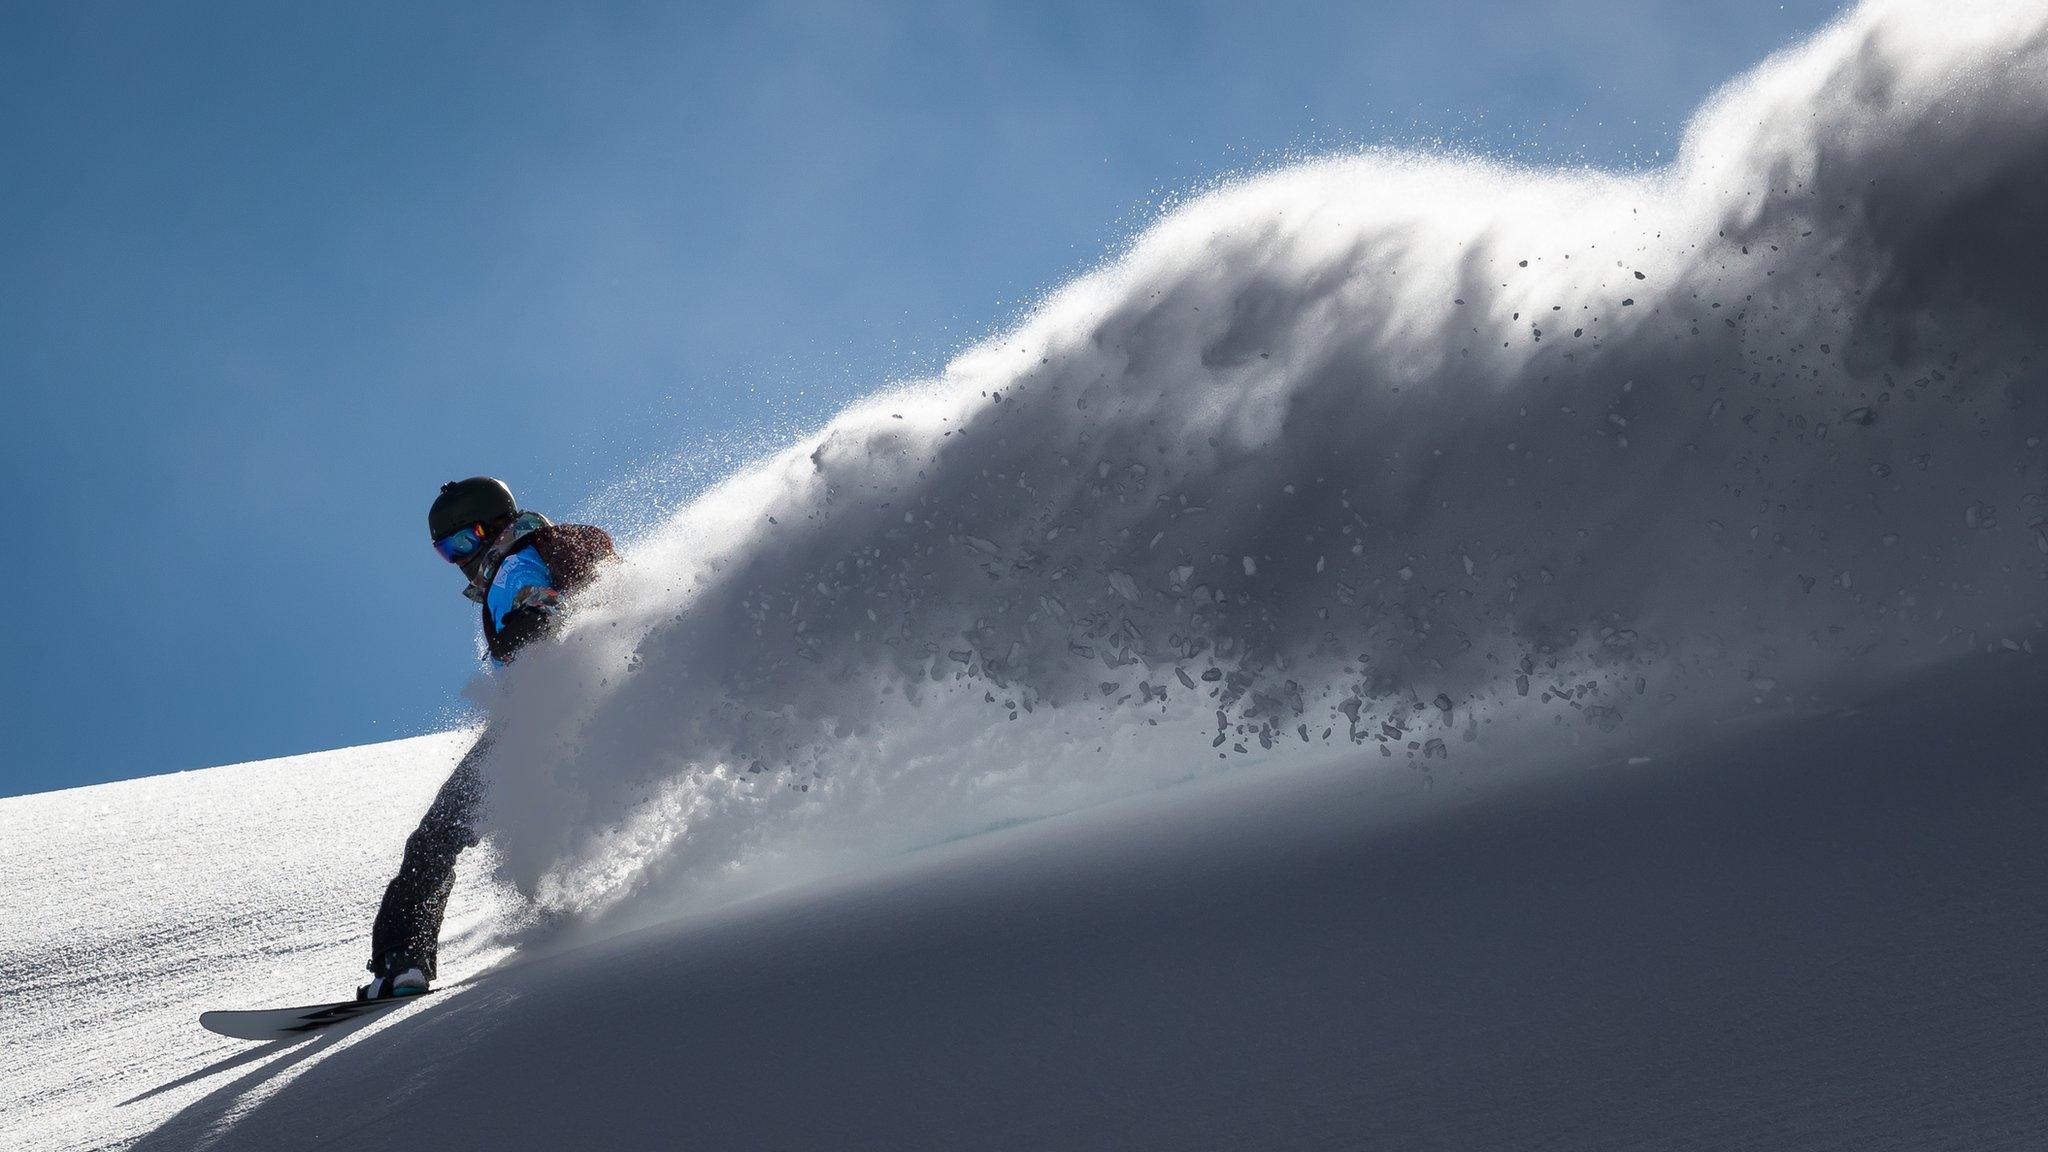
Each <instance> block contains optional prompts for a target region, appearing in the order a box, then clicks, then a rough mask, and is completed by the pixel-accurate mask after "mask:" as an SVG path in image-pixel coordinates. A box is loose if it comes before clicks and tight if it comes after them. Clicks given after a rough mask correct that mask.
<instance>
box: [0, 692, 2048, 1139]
mask: <svg viewBox="0 0 2048 1152" xmlns="http://www.w3.org/2000/svg"><path fill="white" fill-rule="evenodd" d="M2044 694H2048V674H2044V670H2043V669H2042V668H2041V666H2040V664H2039V662H2037V661H2034V660H2032V659H2030V658H2028V657H2026V656H2024V655H2023V654H2014V653H1999V654H1994V655H1988V656H1979V657H1974V658H1968V659H1965V660H1963V661H1960V662H1957V663H1954V664H1950V665H1947V666H1944V667H1942V668H1940V669H1937V670H1934V672H1932V673H1930V674H1928V675H1926V676H1923V677H1919V678H1916V679H1914V680H1912V681H1910V682H1907V683H1903V684H1900V685H1896V686H1895V687H1894V688H1893V689H1891V690H1889V691H1888V692H1886V693H1883V694H1880V695H1879V696H1876V697H1873V698H1869V699H1866V700H1864V701H1862V702H1861V705H1860V706H1859V707H1854V708H1847V709H1838V708H1832V707H1828V708H1821V707H1814V706H1809V707H1803V708H1796V709H1795V708H1784V707H1777V708H1771V709H1767V710H1764V711H1762V712H1760V713H1759V714H1757V715H1754V716H1751V717H1748V718H1746V719H1744V720H1742V721H1741V722H1736V723H1730V724H1727V725H1722V726H1720V727H1719V728H1718V730H1716V731H1714V732H1702V733H1695V734H1693V735H1692V736H1691V737H1690V738H1688V739H1686V740H1684V741H1682V742H1680V743H1677V744H1670V745H1658V744H1654V743H1653V744H1627V745H1624V746H1621V747H1617V748H1613V749H1609V750H1605V751H1600V752H1591V751H1588V750H1587V749H1584V748H1582V749H1581V750H1580V751H1579V752H1578V753H1577V754H1575V755H1565V756H1561V757H1558V758H1553V759H1548V760H1545V761H1543V762H1540V763H1532V764H1525V765H1522V770H1520V771H1507V770H1505V769H1506V768H1507V767H1508V765H1507V764H1506V763H1495V764H1489V765H1484V766H1471V767H1467V766H1462V765H1457V766H1451V767H1446V768H1443V769H1441V770H1440V771H1439V772H1437V773H1436V774H1435V776H1434V778H1433V782H1432V781H1431V780H1425V778H1423V777H1421V776H1420V775H1418V774H1416V773H1413V772H1410V771H1389V770H1387V769H1385V768H1384V767H1382V766H1381V764H1382V762H1381V760H1380V758H1379V757H1378V756H1376V755H1366V756H1360V754H1359V753H1358V752H1356V751H1345V752H1341V753H1337V754H1336V756H1337V757H1338V758H1335V759H1329V760H1326V761H1324V762H1320V763H1308V762H1303V763H1296V764H1292V765H1285V766H1277V765H1265V766H1260V767H1252V768H1246V769H1244V770H1242V771H1240V772H1237V773H1234V774H1232V775H1230V776H1227V777H1223V778H1219V779H1212V780H1208V781H1203V782H1197V783H1193V784H1189V785H1186V786H1182V787H1177V788H1170V789H1166V790H1163V791H1158V792H1154V793H1151V794H1149V795H1146V796H1143V797H1135V798H1128V799H1125V800H1122V801H1118V802H1114V803H1111V804H1107V805H1103V806H1099V807H1096V808H1093V809H1090V810H1087V811H1083V812H1077V813H1070V814H1068V815H1065V816H1062V817H1056V818H1051V819H1047V820H1044V821H1040V822H1036V823H1033V824H1029V825H1024V826H1019V827H1012V828H1008V829H1002V830H996V831H992V832H989V833H987V834H984V835H981V836H976V837H971V838H968V839H965V840H961V841H957V842H954V843H951V844H946V845H937V846H933V847H929V848H926V849H924V850H921V851H917V852H913V853H909V854H907V855H905V856H903V857H901V858H899V859H897V860H895V861H894V862H892V863H889V864H886V865H882V866H878V867H873V868H869V869H867V870H864V871H861V872H859V873H857V874H850V875H847V876H843V877H839V878H836V879H834V880H830V881H823V882H814V883H811V884H807V885H802V886H798V887H793V888H788V889H784V890H782V891H780V892H777V893H773V894H769V895H765V896H759V897H755V898H752V899H749V900H744V901H739V902H735V903H732V904H728V905H725V906H723V907H720V908H716V909H707V910H704V911H700V912H697V913H693V914H689V915H684V916H681V917H678V918H676V919H674V920H671V921H669V922H667V923H663V924H659V925H656V926H653V927H650V928H647V929H643V930H640V931H636V932H632V933H627V934H624V935H617V936H612V937H610V938H607V939H602V940H598V941H594V942H588V943H582V944H577V943H574V942H572V941H569V940H566V939H562V938H557V939H555V940H553V941H551V942H549V943H548V944H546V945H543V946H536V947H534V948H532V949H530V950H529V951H528V952H526V953H524V954H522V955H520V956H518V957H515V958H513V959H511V960H510V961H509V962H507V963H505V964H503V965H502V966H499V967H496V968H491V967H489V966H488V965H487V964H486V963H485V961H486V960H487V959H488V958H487V957H485V956H483V955H481V954H480V953H478V952H477V951H476V950H475V946H476V942H477V941H478V939H480V937H479V936H478V934H476V933H474V932H473V931H470V930H468V928H469V926H473V925H475V924H477V923H478V922H479V920H480V919H481V918H482V917H483V916H484V915H485V914H486V913H487V911H488V909H489V908H490V907H492V901H493V900H494V899H495V898H496V897H495V896H494V894H493V893H490V892H488V891H484V890H479V889H478V888H476V887H474V886H472V885H470V884H468V883H465V884H464V885H463V886H462V887H460V888H459V889H458V894H457V898H456V901H455V909H454V922H455V924H456V925H457V927H456V930H455V932H454V933H453V935H454V943H453V948H452V955H451V958H450V959H451V963H450V965H449V968H450V970H451V971H450V976H451V980H450V982H449V983H448V984H447V985H446V986H445V988H444V990H443V991H442V992H439V993H437V994H436V995H435V997H433V998H432V999H430V1000H428V1001H425V1002H422V1003H420V1004H417V1005H413V1006H409V1007H407V1008H404V1009H401V1010H400V1011H398V1012H397V1013H394V1014H393V1015H391V1016H389V1017H386V1018H384V1019H381V1020H379V1021H377V1022H376V1023H373V1024H370V1025H368V1026H354V1027H351V1028H348V1029H345V1030H344V1029H337V1030H336V1031H335V1032H333V1033H329V1034H326V1035H325V1036H323V1038H321V1039H315V1040H312V1041H309V1042H305V1043H302V1044H299V1045H295V1046H292V1045H287V1046H257V1045H241V1044H237V1043H234V1042H229V1041H223V1040H221V1039H219V1038H217V1037H214V1036H211V1035H210V1034H208V1033H205V1032H203V1031H201V1030H200V1029H199V1028H198V1025H197V1021H196V1018H197V1014H198V1012H199V1011H200V1010H201V1009H202V1008H205V1007H216V1006H221V1005H223V1004H271V1003H280V1002H288V1001H297V1000H305V999H309V998H315V997H319V996H322V995H324V994H326V993H327V992H330V991H332V990H333V989H334V988H335V987H336V986H337V985H338V984H341V983H344V982H345V981H347V980H349V979H353V974H352V973H351V971H350V969H351V968H352V967H353V965H354V963H355V962H356V961H357V960H358V959H359V957H360V953H361V951H362V947H363V942H364V941H363V934H364V925H365V924H366V923H367V918H368V915H369V912H370V910H371V903H372V899H373V895H374V892H375V890H376V889H377V888H378V887H380V886H381V882H382V877H383V872H384V871H385V870H386V869H388V867H389V866H390V863H391V860H390V858H389V857H390V854H389V853H388V852H382V853H380V852H378V851H374V850H365V848H364V846H365V845H370V844H384V843H387V842H395V841H396V840H397V838H398V837H400V836H402V834H403V832H404V830H405V826H406V824H407V823H408V822H409V820H410V819H411V818H412V817H414V816H415V815H417V813H418V811H419V810H421V809H423V808H424V806H425V803H426V799H427V796H426V792H427V790H428V788H429V787H430V785H431V783H432V782H433V778H434V777H435V776H436V775H437V774H439V773H441V772H443V771H445V770H446V769H447V768H448V767H449V765H450V764H451V762H452V759H453V757H454V754H455V752H456V750H457V748H458V747H459V739H458V738H456V737H449V738H432V739H427V740H420V741H411V742H406V743H402V744H396V745H385V746H380V747H372V748H364V749H357V750H353V751H350V752H345V753H331V754H325V755H321V756H309V757H300V758H296V759H292V760H284V761H274V762H270V763H267V764H259V765H245V766H240V767H236V768H226V769H218V770H214V771H211V772H199V773H191V774H187V775H184V776H178V777H166V778H159V779H154V780H146V781H136V782H132V783H130V784H125V785H109V786H102V787H98V788H91V789H82V790H79V791H76V792H69V793H57V794H54V795H50V796H40V797H28V798H23V799H15V800H6V801H0V827H4V829H5V831H6V833H7V837H8V841H7V842H8V844H9V846H10V848H11V849H12V850H11V852H10V855H9V856H8V858H7V860H8V864H7V868H8V871H7V875H8V883H9V887H8V889H7V891H6V893H5V896H6V899H7V901H8V903H7V904H6V906H5V907H6V908H7V910H8V915H7V917H6V919H5V920H4V924H5V926H6V927H5V931H6V935H5V937H4V938H0V943H4V945H5V947H4V955H5V956H6V958H7V959H6V964H7V968H6V974H7V977H8V991H7V993H6V996H5V999H4V1001H0V1003H4V1012H0V1028H4V1029H5V1031H4V1034H0V1086H4V1091H5V1092H6V1095H5V1096H4V1097H0V1147H6V1148H10V1149H12V1148H23V1149H35V1150H39V1152H40V1150H45V1149H74V1148H75V1149H84V1148H110V1147H128V1148H133V1149H138V1150H152V1152H154V1150H177V1152H188V1150H194V1149H207V1150H212V1152H229V1150H237V1149H252V1150H265V1152H275V1150H280V1149H299V1148H324V1147H345V1148H349V1149H356V1150H362V1152H379V1150H386V1149H389V1150H391V1152H401V1150H407V1149H415V1148H420V1147H433V1148H440V1149H472V1148H474V1149H584V1148H590V1149H598V1148H660V1147H689V1148H706V1149H726V1148H731V1149H741V1148H779V1149H843V1148H895V1149H934V1150H936V1149H953V1148H986V1149H1020V1150H1021V1149H1044V1148H1075V1149H1090V1148H1103V1149H1110V1148H1117V1149H1161V1150H1166V1149H1173V1150H1184V1149H1189V1148H1217V1149H1241V1148H1302V1149H1321V1148H1333V1147H1343V1148H1387V1149H1404V1150H1405V1149H1416V1148H1442V1149H1478V1148H1518V1149H1523V1148H1526V1149H1586V1148H1616V1149H1622V1148H1626V1149H1691V1148H1714V1149H1725V1148H1769V1149H1791V1150H1804V1149H1858V1150H1872V1149H1878V1150H1883V1149H1908V1148H1933V1147H1940V1148H1971V1149H2031V1148H2039V1147H2042V1146H2043V1145H2044V1142H2048V1106H2044V1104H2043V1101H2044V1099H2048V1091H2044V1090H2048V1073H2044V1071H2043V1070H2044V1069H2048V994H2044V991H2043V990H2044V989H2048V979H2044V977H2048V962H2044V959H2043V957H2044V956H2048V854H2044V853H2042V852H2040V851H2039V815H2040V813H2041V812H2042V811H2044V810H2048V773H2044V772H2043V771H2042V759H2041V755H2040V749H2041V748H2042V747H2043V746H2044V745H2048V711H2044V710H2042V709H2040V708H2039V707H2038V702H2039V700H2040V699H2042V698H2043V696H2044ZM337 819H341V820H345V821H347V822H348V823H349V825H350V834H348V835H345V836H343V835H336V834H335V831H334V823H335V821H336V820H337ZM107 833H114V834H113V835H108V834H107ZM224 857H225V858H226V859H227V860H228V862H227V863H223V862H222V861H223V858H224ZM471 874H472V875H474V870H472V873H471ZM24 910H33V911H32V912H31V914H22V913H23V911H24Z"/></svg>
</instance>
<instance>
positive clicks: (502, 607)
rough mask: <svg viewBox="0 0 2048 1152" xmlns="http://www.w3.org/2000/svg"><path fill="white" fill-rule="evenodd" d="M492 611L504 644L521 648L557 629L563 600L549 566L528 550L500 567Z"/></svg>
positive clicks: (492, 594) (492, 591)
mask: <svg viewBox="0 0 2048 1152" xmlns="http://www.w3.org/2000/svg"><path fill="white" fill-rule="evenodd" d="M489 608H490V611H491V619H492V620H493V621H494V622H495V623H496V625H497V628H498V637H499V639H500V641H501V642H503V643H504V644H506V645H507V646H509V647H511V648H518V647H519V646H520V645H523V644H525V643H526V642H527V641H529V640H532V639H533V638H534V637H536V636H539V635H540V634H542V633H543V632H546V631H547V630H548V629H549V628H551V627H553V626H554V622H555V617H556V616H557V615H558V614H559V613H560V611H561V596H560V594H559V593H557V592H556V591H555V585H554V578H553V577H552V576H551V575H550V574H549V572H548V566H547V565H546V564H545V563H543V562H542V561H541V558H540V557H538V556H536V555H534V554H533V551H532V550H531V549H527V550H524V551H519V552H514V553H513V554H512V555H510V556H507V557H505V561H504V563H503V564H501V565H499V567H498V575H497V578H496V579H494V580H492V581H491V594H490V598H489Z"/></svg>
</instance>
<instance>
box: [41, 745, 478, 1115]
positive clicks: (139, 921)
mask: <svg viewBox="0 0 2048 1152" xmlns="http://www.w3.org/2000/svg"><path fill="white" fill-rule="evenodd" d="M473 735H474V734H473V733H465V732H452V733H445V734H442V735H438V736H427V737H421V738H418V739H413V740H401V741H397V742H395V743H390V744H378V745H372V746H369V747H364V748H349V749H342V750H340V751H335V752H321V753H315V754H313V755H308V756H294V757H289V758H286V759H282V760H269V761H262V762H259V763H254V764H240V765H235V766H233V767H226V768H214V769H210V770H207V771H203V772H181V773H177V774H174V775H168V776H153V777H148V778H145V779H140V780H126V781H121V782H118V783H113V784H101V785H95V786H93V787H90V788H76V789H72V790H69V791H64V792H51V793H44V794H41V795H34V796H20V797H11V798H7V799H0V1148H6V1149H25V1150H26V1149H35V1150H41V1149H50V1150H57V1149H73V1148H76V1149H85V1148H104V1147H109V1146H113V1145H117V1144H119V1143H121V1142H123V1141H125V1140H129V1139H132V1138H134V1137H135V1136H137V1135H139V1134H141V1133H143V1132H146V1131H148V1130H149V1129H150V1128H151V1127H152V1126H154V1125H155V1124H157V1123H159V1122H161V1121H162V1120H163V1119H164V1118H165V1117H167V1116H170V1115H172V1114H173V1113H175V1112H176V1111H177V1110H178V1109H179V1108H180V1107H182V1106H184V1105H185V1104H187V1103H189V1102H191V1101H192V1100H194V1099H197V1098H198V1097H200V1096H201V1095H203V1094H204V1092H205V1089H204V1088H203V1087H201V1086H200V1085H199V1084H197V1083H195V1084H193V1085H190V1086H187V1087H182V1088H180V1087H171V1088H169V1089H167V1090H166V1089H165V1085H166V1083H167V1082H169V1081H172V1080H174V1079H175V1078H176V1075H177V1072H179V1071H191V1070H196V1069H199V1068H201V1067H204V1066H205V1065H207V1064H209V1063H211V1062H213V1061H215V1060H220V1059H224V1058H229V1057H232V1056H234V1055H236V1054H237V1053H239V1052H241V1051H242V1050H243V1048H244V1046H243V1045H241V1044H239V1043H237V1042H235V1041H231V1040H225V1039H222V1038H221V1037H218V1036H214V1035H212V1034H211V1033H208V1032H202V1031H198V1030H197V1021H198V1013H199V1012H200V1011H202V1010H204V1009H208V1008H220V1007H244V1006H248V1007H255V1006H267V1005H281V1004H304V1003H318V1002H321V1001H326V1000H333V999H337V998H344V997H346V996H347V995H348V993H349V992H350V991H351V989H352V987H353V984H354V982H357V981H359V980H361V979H367V977H366V976H362V975H359V974H358V972H359V969H360V967H361V965H362V964H363V962H364V961H365V960H366V959H368V957H369V934H370V921H371V918H372V917H373V916H374V914H375V912H376V907H377V900H378V898H379V897H380V896H381V895H382V894H383V886H384V883H385V881H386V880H388V879H390V877H391V874H392V872H393V871H395V870H396V867H397V862H398V853H399V850H400V848H401V847H402V846H403V844H404V842H405V837H406V834H407V833H408V832H410V831H412V827H413V824H414V822H416V821H417V820H418V819H419V815H420V813H421V812H422V811H424V810H425V808H426V804H427V801H428V799H429V798H431V796H432V795H433V792H434V790H435V789H436V788H438V787H439V786H440V784H441V781H442V780H443V779H444V778H445V777H446V776H447V775H448V772H449V771H450V769H452V768H453V767H454V764H455V759H456V757H457V756H458V755H460V753H461V750H462V749H464V748H466V747H467V746H468V741H469V740H470V739H472V738H473ZM489 874H490V864H489V856H488V853H485V854H483V855H479V856H478V857H477V858H476V859H475V860H474V861H472V862H471V867H469V868H468V869H466V871H465V874H464V876H463V879H462V882H461V883H460V885H459V887H458V891H457V895H456V897H455V901H454V902H455V905H456V910H455V911H454V912H453V913H452V914H451V915H450V917H449V922H448V933H447V936H448V941H449V944H450V947H449V950H448V953H447V964H446V968H447V970H448V971H449V972H451V973H454V974H457V975H460V974H463V973H467V972H471V971H475V970H476V969H477V968H478V967H479V966H480V965H482V964H484V963H486V962H487V961H489V960H491V959H494V958H496V957H498V956H502V955H503V954H504V953H505V949H503V948H502V947H492V946H489V945H487V944H485V943H484V942H483V940H482V939H481V937H480V935H479V933H478V929H479V928H480V927H481V926H482V925H483V924H484V922H485V917H486V915H487V914H491V913H493V912H495V911H496V910H497V909H498V908H499V907H500V904H499V897H498V895H496V894H494V893H493V892H492V891H491V890H490V889H489V886H488V884H487V882H486V879H485V878H487V877H488V876H489ZM167 1070H172V1074H171V1075H166V1074H165V1073H166V1071H167ZM138 1098H139V1099H138ZM252 1099H253V1097H252Z"/></svg>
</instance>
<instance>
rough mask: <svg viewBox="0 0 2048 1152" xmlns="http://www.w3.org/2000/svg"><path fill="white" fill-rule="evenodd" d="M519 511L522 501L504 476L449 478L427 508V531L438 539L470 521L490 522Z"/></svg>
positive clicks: (471, 522)
mask: <svg viewBox="0 0 2048 1152" xmlns="http://www.w3.org/2000/svg"><path fill="white" fill-rule="evenodd" d="M518 512H519V504H518V502H516V501H514V500H513V499H512V490H511V489H510V488H507V487H505V482H504V481H502V480H493V479H491V478H490V477H489V476H471V477H470V478H469V479H467V480H450V481H449V482H448V483H446V484H443V485H441V494H440V495H439V496H436V497H434V506H433V507H432V508H429V509H427V531H428V532H430V533H432V536H431V537H430V538H431V539H434V540H439V539H440V538H441V537H443V536H446V535H448V534H449V533H450V532H459V531H461V530H462V529H464V528H467V527H469V526H470V525H471V524H489V523H492V522H494V521H496V520H497V519H499V518H500V517H503V516H513V515H517V514H518Z"/></svg>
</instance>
